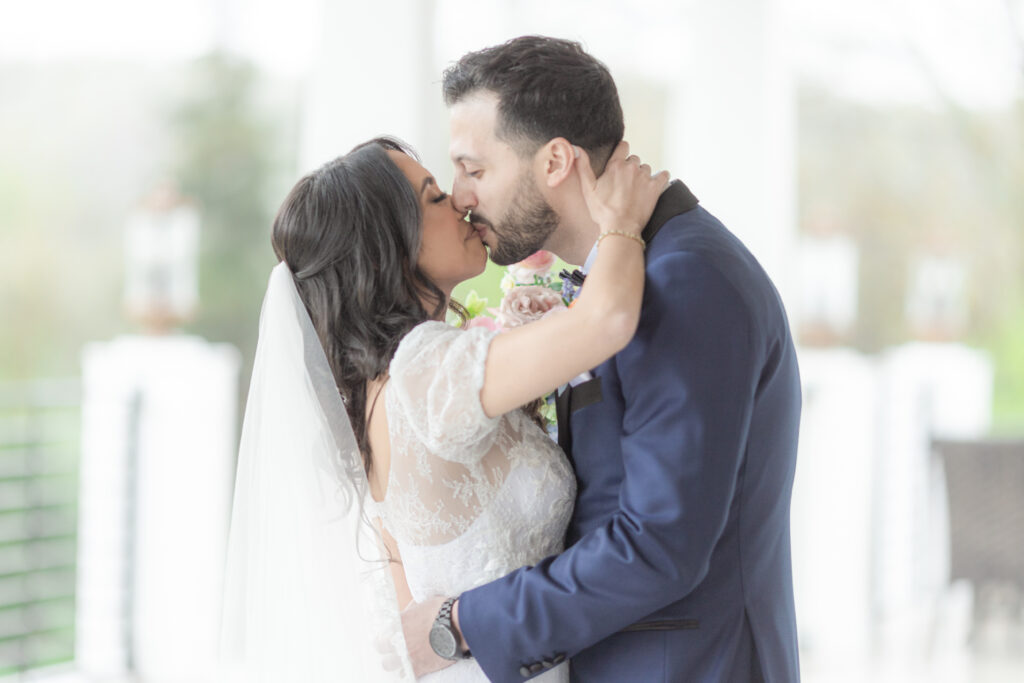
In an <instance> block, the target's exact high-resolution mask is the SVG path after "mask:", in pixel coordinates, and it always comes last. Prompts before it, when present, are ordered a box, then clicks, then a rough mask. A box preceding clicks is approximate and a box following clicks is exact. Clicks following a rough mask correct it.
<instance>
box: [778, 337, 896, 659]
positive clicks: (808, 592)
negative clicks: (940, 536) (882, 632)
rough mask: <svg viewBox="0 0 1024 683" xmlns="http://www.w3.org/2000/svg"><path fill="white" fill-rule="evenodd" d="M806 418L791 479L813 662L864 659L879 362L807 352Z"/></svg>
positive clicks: (801, 621)
mask: <svg viewBox="0 0 1024 683" xmlns="http://www.w3.org/2000/svg"><path fill="white" fill-rule="evenodd" d="M800 374H801V378H802V383H803V399H804V402H803V414H802V417H801V424H800V450H799V455H798V457H797V463H796V478H795V481H794V485H793V505H792V523H791V528H792V535H793V583H794V589H795V597H796V610H797V621H796V623H797V627H798V629H799V635H800V647H801V650H802V654H803V656H804V657H806V658H807V659H808V663H809V664H811V665H813V664H814V663H827V662H831V661H835V660H842V661H861V660H862V659H864V658H865V657H866V656H867V655H868V654H869V652H870V647H871V638H870V633H871V616H872V615H871V579H872V573H871V568H872V567H871V550H872V536H871V534H872V521H873V518H872V508H871V502H872V490H871V489H872V486H873V484H874V474H873V467H874V458H873V454H874V450H875V443H876V439H877V434H876V428H877V424H876V421H875V412H874V411H875V399H876V396H877V392H878V370H877V367H876V364H875V363H874V361H873V360H872V359H871V358H869V357H867V356H864V355H862V354H860V353H857V352H856V351H853V350H851V349H832V350H819V351H811V350H806V349H805V350H804V351H802V352H801V353H800Z"/></svg>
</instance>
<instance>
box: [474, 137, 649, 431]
mask: <svg viewBox="0 0 1024 683" xmlns="http://www.w3.org/2000/svg"><path fill="white" fill-rule="evenodd" d="M628 154H629V145H628V144H627V143H625V142H622V143H619V146H618V147H616V149H615V152H614V153H613V154H612V156H611V158H610V159H609V160H608V165H607V166H606V168H605V171H604V173H603V174H602V175H601V178H600V179H597V178H595V177H594V172H593V170H592V169H591V167H590V160H589V158H588V157H587V154H586V152H584V151H582V150H580V155H579V158H577V160H576V168H577V169H578V171H579V174H580V185H581V187H582V189H583V195H584V198H585V199H586V202H587V207H588V209H589V210H590V214H591V217H592V218H593V219H594V221H595V222H596V223H597V224H598V227H599V228H600V231H601V232H602V233H604V232H607V231H610V230H614V231H619V232H627V233H629V234H631V235H636V236H637V237H639V236H640V232H641V231H642V230H643V227H644V224H645V223H646V222H647V220H648V218H649V217H650V215H651V213H652V211H653V210H654V205H655V203H656V202H657V199H658V196H659V195H660V194H661V191H662V190H664V189H665V186H666V184H667V182H668V174H667V172H664V171H663V172H661V173H659V174H658V175H656V176H653V177H652V176H651V175H650V168H649V167H648V166H646V165H640V164H639V161H638V160H636V158H635V157H633V158H632V159H631V160H628V161H627V156H628ZM643 286H644V255H643V247H642V245H641V243H640V242H638V241H637V240H634V239H629V238H626V237H622V236H620V235H611V236H608V237H606V238H604V239H602V240H601V244H600V246H599V247H598V253H597V258H596V259H595V261H594V265H593V267H592V268H591V270H590V272H589V273H588V275H587V280H586V283H585V284H584V285H583V289H582V290H581V291H580V296H579V297H578V298H577V299H576V302H575V303H574V304H573V306H572V308H570V309H569V310H568V311H567V312H565V313H559V314H557V315H553V316H549V317H547V318H544V319H543V320H539V321H537V322H535V323H531V324H529V325H524V326H522V327H518V328H515V329H513V330H510V331H509V332H506V333H504V334H501V335H498V336H497V337H495V338H494V340H493V341H492V342H491V346H490V351H489V353H488V354H487V365H486V369H485V374H484V385H483V388H482V389H481V390H480V401H481V404H482V405H483V409H484V412H485V413H486V414H487V416H488V417H493V416H496V415H501V414H503V413H507V412H509V411H511V410H514V409H516V408H518V407H519V406H521V405H523V404H525V403H527V402H529V401H530V400H532V399H535V398H537V397H538V396H543V395H544V394H546V393H548V392H549V391H552V390H553V389H555V388H557V387H559V386H561V385H562V384H565V383H566V382H568V381H569V380H571V379H572V378H574V377H576V376H577V375H579V374H580V373H581V372H584V371H586V370H590V369H591V368H593V367H595V366H597V365H600V364H601V363H602V362H604V361H605V360H607V359H608V358H610V357H611V356H613V355H615V354H616V353H618V352H619V351H621V350H622V349H623V348H625V346H626V345H627V344H628V343H629V341H630V339H632V338H633V334H634V333H635V332H636V326H637V323H638V321H639V319H640V303H641V300H642V298H643Z"/></svg>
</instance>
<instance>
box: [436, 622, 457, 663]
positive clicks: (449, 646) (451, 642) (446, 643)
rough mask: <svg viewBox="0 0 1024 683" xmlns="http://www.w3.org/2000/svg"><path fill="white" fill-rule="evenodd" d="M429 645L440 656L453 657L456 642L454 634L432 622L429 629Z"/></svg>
mask: <svg viewBox="0 0 1024 683" xmlns="http://www.w3.org/2000/svg"><path fill="white" fill-rule="evenodd" d="M430 647H431V648H432V649H433V650H434V652H436V653H437V654H438V656H440V657H444V658H445V659H454V658H455V655H456V654H457V653H456V650H457V649H458V643H456V642H455V634H454V633H452V632H451V631H450V630H448V629H446V628H445V627H444V626H441V625H440V624H434V627H433V628H431V629H430Z"/></svg>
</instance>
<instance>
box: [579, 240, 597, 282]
mask: <svg viewBox="0 0 1024 683" xmlns="http://www.w3.org/2000/svg"><path fill="white" fill-rule="evenodd" d="M595 260H597V242H594V247H593V248H592V249H591V250H590V254H589V255H588V256H587V260H586V261H584V262H583V268H581V270H582V272H583V274H584V275H586V274H587V273H589V272H590V269H591V268H593V267H594V261H595Z"/></svg>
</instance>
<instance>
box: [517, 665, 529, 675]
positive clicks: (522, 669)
mask: <svg viewBox="0 0 1024 683" xmlns="http://www.w3.org/2000/svg"><path fill="white" fill-rule="evenodd" d="M519 675H520V676H522V677H523V678H529V677H530V667H528V666H526V665H523V666H521V667H519Z"/></svg>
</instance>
